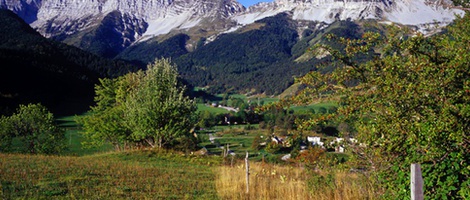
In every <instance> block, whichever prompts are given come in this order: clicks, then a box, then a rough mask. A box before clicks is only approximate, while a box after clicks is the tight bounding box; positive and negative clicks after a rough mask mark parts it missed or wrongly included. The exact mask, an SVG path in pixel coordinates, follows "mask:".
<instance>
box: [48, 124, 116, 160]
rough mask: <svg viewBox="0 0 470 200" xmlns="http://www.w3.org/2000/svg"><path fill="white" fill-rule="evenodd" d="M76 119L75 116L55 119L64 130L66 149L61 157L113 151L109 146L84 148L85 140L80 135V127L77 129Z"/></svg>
mask: <svg viewBox="0 0 470 200" xmlns="http://www.w3.org/2000/svg"><path fill="white" fill-rule="evenodd" d="M76 117H77V116H67V117H61V118H58V119H57V123H58V125H59V127H61V128H63V129H64V130H65V138H66V140H67V147H68V148H67V149H66V150H65V152H63V153H62V154H61V155H69V156H84V155H92V154H95V153H104V152H109V151H112V150H113V147H112V146H111V145H110V144H108V145H104V146H102V147H99V148H97V147H93V148H91V147H90V148H88V147H84V146H83V144H82V142H84V141H86V138H84V137H83V136H82V134H80V127H78V124H77V122H76V121H75V118H76Z"/></svg>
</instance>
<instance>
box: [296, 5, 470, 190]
mask: <svg viewBox="0 0 470 200" xmlns="http://www.w3.org/2000/svg"><path fill="white" fill-rule="evenodd" d="M469 33H470V16H469V15H468V14H467V15H465V16H463V17H458V18H457V19H456V20H455V22H454V24H452V25H451V26H449V27H448V28H447V29H446V31H444V32H443V33H441V34H436V35H433V36H430V37H426V36H424V35H422V34H421V33H413V32H411V31H409V30H407V29H406V28H399V27H396V26H391V27H390V29H389V32H388V34H386V35H384V36H381V35H380V34H378V33H372V32H367V33H364V34H363V36H362V38H359V39H347V38H341V37H335V36H333V35H330V36H329V37H330V39H332V40H334V41H337V42H339V43H341V44H343V47H344V48H342V49H335V48H332V47H331V46H328V45H317V46H315V48H314V50H313V52H316V53H317V54H322V55H325V54H328V55H331V56H332V57H333V58H334V59H336V61H339V63H341V65H340V67H338V68H337V69H335V70H334V71H333V72H331V73H327V74H323V73H321V72H319V71H315V72H310V73H308V74H307V75H305V76H304V77H302V78H299V79H297V82H299V83H302V84H304V85H305V86H306V88H305V89H304V90H303V91H302V92H301V93H299V94H298V95H297V96H296V97H294V98H292V99H290V100H292V101H293V102H303V103H309V102H311V101H312V100H317V99H318V98H317V97H318V95H319V94H323V96H325V95H329V96H330V97H333V96H334V97H336V99H339V100H338V101H339V105H340V107H339V109H338V111H337V112H336V113H334V114H330V115H328V116H326V117H325V116H318V117H317V118H316V117H313V118H310V119H308V120H305V121H302V122H300V123H299V127H301V128H308V127H310V126H315V125H317V124H319V123H322V122H324V121H326V120H338V121H341V122H347V123H349V124H351V125H352V127H353V128H354V129H355V132H356V133H355V135H356V137H357V138H358V139H359V141H361V142H362V143H363V144H364V146H357V147H356V149H355V151H356V152H355V156H356V158H357V159H356V161H357V163H358V165H359V166H360V167H365V168H367V169H368V170H369V171H371V172H373V173H372V174H373V175H374V177H376V178H377V179H378V180H379V181H380V183H381V187H382V188H385V190H386V191H385V193H384V194H383V195H384V197H385V198H392V199H405V198H409V196H410V193H409V190H408V189H406V188H408V187H409V180H410V179H409V166H410V164H411V163H421V165H422V169H423V178H424V183H425V186H424V187H425V188H424V191H425V196H426V198H429V199H448V198H452V199H453V198H455V199H468V198H470V192H469V187H470V179H469V177H470V165H469V164H468V163H470V136H469V134H468V130H470V81H469V80H470V46H469V44H470V34H469ZM364 57H369V58H372V59H370V60H369V61H367V62H359V61H358V60H361V59H360V58H364Z"/></svg>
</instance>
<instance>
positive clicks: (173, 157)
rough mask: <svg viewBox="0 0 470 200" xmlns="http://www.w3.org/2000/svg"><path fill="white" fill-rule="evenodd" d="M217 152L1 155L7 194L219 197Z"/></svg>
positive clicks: (1, 194) (2, 194) (0, 191)
mask: <svg viewBox="0 0 470 200" xmlns="http://www.w3.org/2000/svg"><path fill="white" fill-rule="evenodd" d="M219 164H220V159H219V158H216V157H196V156H184V155H181V154H179V153H177V152H170V151H168V152H159V151H142V150H141V151H132V152H120V153H105V154H95V155H88V156H82V157H71V156H42V155H21V154H0V172H1V176H0V198H2V199H217V198H218V197H217V191H216V187H215V175H214V172H213V171H212V169H211V166H214V165H219Z"/></svg>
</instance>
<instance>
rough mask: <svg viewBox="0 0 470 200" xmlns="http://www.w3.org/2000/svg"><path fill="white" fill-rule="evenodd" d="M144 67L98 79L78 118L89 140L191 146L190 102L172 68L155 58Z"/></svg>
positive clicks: (193, 108)
mask: <svg viewBox="0 0 470 200" xmlns="http://www.w3.org/2000/svg"><path fill="white" fill-rule="evenodd" d="M147 68H148V69H147V70H146V71H138V72H135V73H129V74H126V75H124V76H121V77H118V78H115V79H101V80H100V82H101V84H100V85H98V86H96V97H95V101H96V105H95V106H93V107H92V109H91V114H90V115H87V116H84V117H83V118H81V119H80V120H79V123H80V124H82V125H83V130H84V133H83V134H84V135H85V136H86V137H87V138H89V139H90V141H91V142H90V143H89V144H90V145H101V144H103V143H105V142H109V143H111V144H113V145H114V146H115V148H116V149H117V150H122V149H125V148H128V147H132V146H149V147H152V148H154V147H158V148H165V147H172V148H178V149H188V148H194V147H195V145H196V143H195V138H194V136H192V135H191V134H190V129H191V128H193V127H194V125H195V122H196V119H195V115H194V114H195V111H196V102H195V101H194V100H192V99H190V98H189V97H187V96H185V93H184V92H185V87H184V86H182V85H180V83H179V82H178V71H177V70H176V68H175V67H174V66H172V65H171V64H170V63H169V61H168V60H156V61H155V62H154V63H153V64H150V65H148V66H147Z"/></svg>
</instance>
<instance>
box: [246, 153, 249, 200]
mask: <svg viewBox="0 0 470 200" xmlns="http://www.w3.org/2000/svg"><path fill="white" fill-rule="evenodd" d="M245 166H246V193H247V194H248V193H249V192H250V186H249V185H250V163H248V151H247V152H246V157H245Z"/></svg>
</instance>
